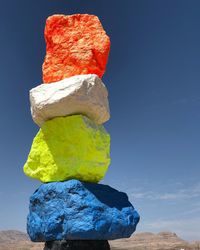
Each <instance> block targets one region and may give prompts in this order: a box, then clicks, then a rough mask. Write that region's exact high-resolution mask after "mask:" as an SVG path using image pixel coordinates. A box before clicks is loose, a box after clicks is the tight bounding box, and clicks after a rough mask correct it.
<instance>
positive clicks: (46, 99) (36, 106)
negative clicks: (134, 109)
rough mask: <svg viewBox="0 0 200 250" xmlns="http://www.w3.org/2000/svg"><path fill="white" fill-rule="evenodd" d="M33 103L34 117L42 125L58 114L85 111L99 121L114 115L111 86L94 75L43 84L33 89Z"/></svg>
mask: <svg viewBox="0 0 200 250" xmlns="http://www.w3.org/2000/svg"><path fill="white" fill-rule="evenodd" d="M30 103H31V113H32V117H33V120H34V121H35V123H36V124H38V126H40V127H41V126H42V124H43V123H44V122H45V121H47V120H49V119H52V118H55V117H58V116H67V115H72V114H83V115H85V116H87V117H89V118H90V119H91V120H93V121H94V122H96V123H97V124H102V123H104V122H106V121H107V120H108V119H109V117H110V113H109V104H108V92H107V89H106V87H105V85H104V84H103V82H102V81H101V79H100V78H99V77H98V76H97V75H94V74H89V75H78V76H72V77H70V78H65V79H63V80H61V81H59V82H55V83H54V84H41V85H39V86H37V87H35V88H33V89H31V90H30Z"/></svg>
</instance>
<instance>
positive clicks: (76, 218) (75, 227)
mask: <svg viewBox="0 0 200 250" xmlns="http://www.w3.org/2000/svg"><path fill="white" fill-rule="evenodd" d="M138 221H139V215H138V213H137V212H136V210H135V209H134V207H133V206H132V205H131V203H130V202H129V201H128V197H127V195H126V194H125V193H122V192H118V191H117V190H115V189H113V188H111V187H109V186H107V185H101V184H94V183H84V182H83V183H82V182H80V181H78V180H70V181H66V182H51V183H47V184H43V185H41V186H40V187H39V189H38V190H36V192H35V193H34V194H33V195H32V196H31V198H30V205H29V215H28V219H27V232H28V234H29V236H30V238H31V240H32V241H38V242H39V241H52V240H62V239H68V240H83V239H89V240H109V239H117V238H124V237H130V236H131V234H132V233H133V232H134V231H135V229H136V225H137V223H138Z"/></svg>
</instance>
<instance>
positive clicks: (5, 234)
mask: <svg viewBox="0 0 200 250" xmlns="http://www.w3.org/2000/svg"><path fill="white" fill-rule="evenodd" d="M110 245H111V249H112V250H200V241H199V242H195V243H189V242H187V241H185V240H182V239H181V238H179V237H178V236H177V235H176V234H175V233H171V232H161V233H158V234H153V233H137V234H135V235H134V236H133V237H131V238H129V239H120V240H114V241H110ZM43 247H44V244H43V243H33V242H31V241H30V240H29V238H28V236H27V234H25V233H23V232H20V231H17V230H7V231H0V250H43Z"/></svg>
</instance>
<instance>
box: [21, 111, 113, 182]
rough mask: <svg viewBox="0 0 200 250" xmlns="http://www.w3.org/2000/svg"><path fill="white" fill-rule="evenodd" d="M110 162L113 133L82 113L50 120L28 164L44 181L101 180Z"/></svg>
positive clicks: (31, 174) (31, 173) (29, 170)
mask: <svg viewBox="0 0 200 250" xmlns="http://www.w3.org/2000/svg"><path fill="white" fill-rule="evenodd" d="M109 164H110V136H109V134H108V133H107V132H106V130H105V129H104V127H103V126H102V125H97V124H96V123H94V122H93V121H91V120H90V119H88V118H87V117H85V116H82V115H73V116H66V117H57V118H54V119H52V120H49V121H46V122H45V123H44V124H43V126H42V128H41V129H40V130H39V132H38V134H37V135H36V137H35V138H34V140H33V144H32V147H31V150H30V153H29V156H28V159H27V162H26V163H25V165H24V172H25V174H26V175H28V176H29V177H32V178H35V179H38V180H40V181H42V182H51V181H64V180H69V179H78V180H81V181H87V182H95V183H96V182H99V181H100V180H101V179H102V178H103V177H104V175H105V173H106V171H107V168H108V166H109Z"/></svg>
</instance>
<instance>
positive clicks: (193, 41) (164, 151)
mask: <svg viewBox="0 0 200 250" xmlns="http://www.w3.org/2000/svg"><path fill="white" fill-rule="evenodd" d="M199 10H200V1H198V0H187V1H185V0H162V1H160V0H137V1H135V0H109V1H108V0H101V1H98V0H95V1H91V0H82V1H80V0H79V1H78V0H73V1H68V0H63V1H61V0H53V1H51V0H41V1H34V0H30V1H27V0H18V1H13V0H12V1H11V0H6V1H1V8H0V116H1V122H0V138H1V140H0V152H1V165H0V166H1V167H0V168H1V172H0V173H1V174H0V198H1V201H0V229H19V230H25V227H26V215H27V213H28V199H29V196H30V195H31V194H32V193H33V192H34V190H35V189H36V188H37V187H38V185H40V183H39V182H38V181H35V180H32V179H30V178H28V177H26V176H25V175H24V174H23V170H22V168H23V164H24V163H25V161H26V158H27V155H28V153H29V150H30V146H31V143H32V139H33V137H34V136H35V134H36V133H37V131H38V127H37V126H36V125H35V124H34V123H33V121H32V118H31V114H30V110H29V109H30V106H29V99H28V92H29V90H30V89H31V88H32V87H35V86H37V85H38V84H40V83H41V82H42V80H41V79H42V78H41V77H42V73H41V66H42V63H43V59H44V55H45V42H44V38H43V29H44V25H45V19H46V18H47V17H48V16H49V15H52V14H57V13H62V14H74V13H91V14H95V15H97V16H99V18H100V20H101V21H102V23H103V26H104V28H105V30H106V31H107V33H108V34H109V36H110V38H111V43H112V44H111V53H110V57H109V63H108V66H107V72H106V74H105V75H104V77H103V80H104V83H105V84H106V86H107V88H108V90H109V98H110V99H109V100H110V109H111V119H110V120H109V121H108V122H107V123H106V125H105V126H106V128H107V130H108V131H109V132H110V134H111V156H112V164H111V165H110V167H109V171H108V173H107V175H106V177H105V179H104V180H103V183H106V184H109V185H111V186H113V187H115V188H117V189H119V190H122V191H125V192H127V193H128V195H129V197H130V200H131V201H132V203H133V204H134V206H135V207H136V208H137V209H138V211H139V213H140V215H141V222H140V224H139V226H138V231H151V232H159V231H161V230H171V231H175V232H177V234H179V235H180V236H181V237H184V238H186V239H200V233H199V232H200V216H199V213H200V178H199V177H200V167H199V165H200V28H199V27H200V14H199Z"/></svg>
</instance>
